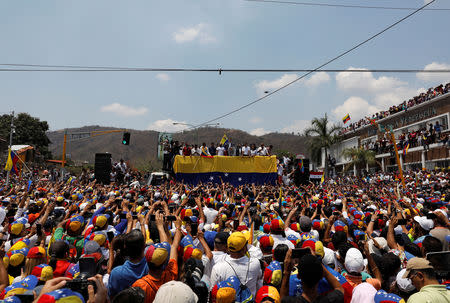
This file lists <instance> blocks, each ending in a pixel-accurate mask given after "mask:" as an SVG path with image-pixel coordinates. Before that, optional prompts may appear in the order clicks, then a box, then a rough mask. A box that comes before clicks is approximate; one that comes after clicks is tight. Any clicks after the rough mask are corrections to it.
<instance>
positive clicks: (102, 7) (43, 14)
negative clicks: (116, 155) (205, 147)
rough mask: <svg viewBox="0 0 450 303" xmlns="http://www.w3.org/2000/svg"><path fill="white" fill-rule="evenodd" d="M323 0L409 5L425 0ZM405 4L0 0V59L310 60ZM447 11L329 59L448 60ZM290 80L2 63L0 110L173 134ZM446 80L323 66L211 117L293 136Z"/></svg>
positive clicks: (386, 20) (170, 63)
mask: <svg viewBox="0 0 450 303" xmlns="http://www.w3.org/2000/svg"><path fill="white" fill-rule="evenodd" d="M321 2H324V3H325V2H327V3H341V4H342V3H345V4H353V5H355V4H360V5H382V6H406V7H413V6H416V7H419V6H421V5H423V3H424V0H409V1H407V0H398V1H392V0H379V1H367V0H347V1H339V2H336V0H323V1H321ZM431 7H433V8H450V4H449V3H445V1H443V0H437V1H436V2H435V3H433V4H432V6H431ZM408 13H409V11H397V10H394V11H388V10H368V9H343V8H325V7H304V6H297V5H283V4H270V3H255V2H245V1H242V0H197V1H188V0H185V1H131V2H130V1H112V0H108V1H100V0H98V1H82V0H79V1H71V2H69V1H56V0H55V1H33V2H28V3H26V4H25V2H20V1H3V2H1V3H0V39H1V40H0V41H1V47H0V58H1V60H0V63H25V64H52V65H87V66H92V65H94V66H130V67H166V68H177V67H184V68H250V69H251V68H255V69H258V68H273V69H281V68H286V69H288V68H315V67H316V66H318V65H320V64H322V63H323V62H325V61H326V60H328V59H330V58H332V57H334V56H336V55H337V54H338V53H340V52H342V51H344V50H346V49H348V48H350V47H351V46H353V45H355V44H356V43H358V42H360V41H362V40H364V39H366V38H367V37H369V36H370V35H371V34H374V33H376V32H377V31H379V30H381V29H383V28H384V27H386V26H387V25H389V24H391V23H393V22H395V21H396V20H398V19H400V18H401V17H403V16H405V15H407V14H408ZM449 15H450V11H425V12H420V13H418V14H416V15H415V16H413V17H412V18H410V19H408V20H406V21H405V22H403V23H401V24H400V25H398V26H397V27H395V28H394V29H392V30H390V31H388V32H387V33H385V34H383V35H382V36H381V37H378V38H376V39H375V40H373V41H371V42H369V43H368V44H366V45H364V46H363V47H361V48H359V49H358V50H356V51H355V52H353V53H351V54H348V55H347V56H345V57H344V58H342V59H340V60H338V61H336V62H334V63H332V64H331V65H330V66H329V68H339V69H347V68H350V67H353V68H370V69H377V68H390V69H394V68H405V69H423V68H450V52H449V51H448V50H449V49H450V40H449V39H448V30H445V29H446V28H447V29H448V28H450V18H449ZM295 77H296V75H295V74H284V73H223V74H222V75H218V74H216V73H156V72H155V73H150V72H145V73H144V72H129V73H128V72H127V73H125V72H121V73H112V72H111V73H101V72H99V73H38V72H33V73H24V72H20V73H19V72H17V73H13V72H0V92H1V94H0V96H1V98H0V105H1V108H2V109H1V110H0V111H1V112H2V113H4V112H7V111H10V110H15V111H16V112H28V113H30V114H31V115H33V116H37V117H40V118H41V119H42V120H47V121H48V122H49V124H50V128H51V129H52V130H56V129H62V128H66V127H78V126H83V125H92V124H99V125H104V126H115V127H124V128H133V129H141V130H144V129H155V130H160V131H163V130H166V131H174V130H179V129H180V127H182V126H173V125H172V123H173V122H174V121H181V122H185V123H191V124H198V123H201V122H204V121H206V120H209V119H211V118H213V117H215V116H218V115H220V114H222V113H226V112H228V111H230V110H232V109H234V108H236V107H239V106H240V105H243V104H245V103H248V102H250V101H252V100H254V99H256V98H257V97H258V96H261V94H263V92H264V91H265V90H269V91H270V90H274V89H276V88H277V87H279V86H281V85H283V84H285V83H286V82H287V81H289V80H292V79H294V78H295ZM445 81H450V75H448V74H438V75H430V74H420V75H416V74H407V75H405V74H403V75H402V74H348V73H341V74H333V73H321V74H316V75H314V76H312V77H309V78H307V79H306V80H305V81H303V82H300V83H296V84H294V85H293V86H291V87H289V88H287V89H285V90H282V91H281V92H279V93H278V94H275V95H273V96H270V97H269V98H266V99H265V100H264V101H262V102H260V103H258V104H256V105H255V106H252V107H250V108H247V109H244V110H242V111H240V112H238V113H236V114H234V115H232V116H230V117H227V118H225V119H223V120H220V121H219V122H220V123H221V126H222V127H225V128H239V129H243V130H246V131H249V132H251V133H253V134H257V135H261V134H263V133H265V132H270V131H279V132H291V131H294V132H297V131H301V130H302V129H303V128H304V127H305V126H306V125H307V124H308V121H309V120H310V119H311V118H313V117H317V116H321V115H323V114H324V113H328V114H329V115H330V116H331V117H332V118H333V119H334V120H336V121H338V120H340V118H342V116H344V115H345V114H346V113H347V112H348V113H350V116H351V117H352V119H353V120H355V119H357V118H358V117H363V116H364V115H366V114H368V113H373V112H375V111H377V110H381V109H386V107H388V106H390V105H392V104H398V103H400V102H401V101H402V100H404V99H406V98H409V97H412V96H414V95H416V94H417V92H418V91H420V90H421V89H424V88H428V87H431V86H435V85H437V84H439V83H442V82H445Z"/></svg>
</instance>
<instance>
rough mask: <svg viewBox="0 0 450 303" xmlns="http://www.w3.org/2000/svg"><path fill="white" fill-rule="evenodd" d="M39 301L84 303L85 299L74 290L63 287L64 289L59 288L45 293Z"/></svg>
mask: <svg viewBox="0 0 450 303" xmlns="http://www.w3.org/2000/svg"><path fill="white" fill-rule="evenodd" d="M38 302H39V303H41V302H55V303H56V302H58V303H63V302H68V303H69V302H70V303H81V302H82V303H84V299H83V296H82V295H81V294H80V293H78V292H76V291H73V290H70V289H68V288H62V289H57V290H54V291H52V292H49V293H46V294H43V295H42V296H41V297H40V298H39V301H38Z"/></svg>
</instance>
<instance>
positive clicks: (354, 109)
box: [333, 96, 380, 121]
mask: <svg viewBox="0 0 450 303" xmlns="http://www.w3.org/2000/svg"><path fill="white" fill-rule="evenodd" d="M379 111H380V109H379V108H378V107H376V106H373V105H370V104H369V102H367V101H366V100H364V99H363V98H360V97H355V96H353V97H350V98H348V99H347V100H345V102H344V104H342V105H339V106H338V107H336V108H335V109H334V110H333V115H334V117H335V119H336V120H338V121H342V118H343V117H344V116H345V115H346V114H350V118H351V120H352V121H358V120H359V119H361V118H364V117H366V116H368V115H372V114H374V113H377V112H379Z"/></svg>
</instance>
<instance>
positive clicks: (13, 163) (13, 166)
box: [5, 149, 19, 176]
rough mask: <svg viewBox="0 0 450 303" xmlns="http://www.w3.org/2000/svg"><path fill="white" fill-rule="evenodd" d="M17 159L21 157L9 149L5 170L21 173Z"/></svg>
mask: <svg viewBox="0 0 450 303" xmlns="http://www.w3.org/2000/svg"><path fill="white" fill-rule="evenodd" d="M17 161H19V157H18V156H17V155H16V153H15V152H13V151H12V150H11V149H9V153H8V160H7V161H6V165H5V170H6V171H11V172H13V173H15V174H16V175H17V176H18V175H19V169H18V168H17Z"/></svg>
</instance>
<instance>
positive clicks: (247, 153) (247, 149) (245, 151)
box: [242, 143, 250, 157]
mask: <svg viewBox="0 0 450 303" xmlns="http://www.w3.org/2000/svg"><path fill="white" fill-rule="evenodd" d="M242 156H245V157H248V156H250V146H248V144H247V143H245V144H244V146H242Z"/></svg>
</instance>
